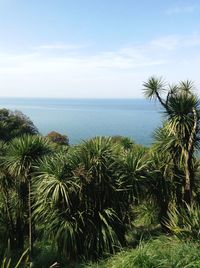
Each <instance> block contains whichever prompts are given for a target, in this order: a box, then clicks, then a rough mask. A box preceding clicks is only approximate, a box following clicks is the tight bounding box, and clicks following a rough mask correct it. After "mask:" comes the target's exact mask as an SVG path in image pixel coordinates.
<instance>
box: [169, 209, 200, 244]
mask: <svg viewBox="0 0 200 268" xmlns="http://www.w3.org/2000/svg"><path fill="white" fill-rule="evenodd" d="M168 214H169V217H168V220H167V221H166V226H167V228H168V229H169V230H170V231H171V232H172V233H173V234H174V235H176V236H177V237H179V238H182V239H184V240H196V241H199V238H200V208H199V206H198V205H195V204H192V205H190V206H189V205H187V204H186V205H185V207H182V208H180V209H177V208H175V207H172V208H171V209H170V210H169V213H168Z"/></svg>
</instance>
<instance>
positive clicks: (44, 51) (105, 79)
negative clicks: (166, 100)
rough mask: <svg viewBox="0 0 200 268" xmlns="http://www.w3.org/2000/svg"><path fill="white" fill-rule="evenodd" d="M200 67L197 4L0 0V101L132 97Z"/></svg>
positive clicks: (198, 78)
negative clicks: (159, 79)
mask: <svg viewBox="0 0 200 268" xmlns="http://www.w3.org/2000/svg"><path fill="white" fill-rule="evenodd" d="M199 69H200V1H199V0H179V1H177V0H167V1H160V0H140V1H139V0H138V1H135V0H28V1H27V0H0V96H13V97H14V96H19V97H79V98H84V97H91V98H96V97H98V98H106V97H108V98H115V97H117V98H122V97H123V98H131V97H133V98H134V97H141V96H142V91H141V88H142V83H143V81H144V80H146V79H147V78H148V77H149V76H150V75H152V74H155V75H162V76H163V77H165V78H166V79H167V80H169V81H170V82H176V81H179V80H182V79H192V80H194V81H195V83H196V86H197V87H200V75H199Z"/></svg>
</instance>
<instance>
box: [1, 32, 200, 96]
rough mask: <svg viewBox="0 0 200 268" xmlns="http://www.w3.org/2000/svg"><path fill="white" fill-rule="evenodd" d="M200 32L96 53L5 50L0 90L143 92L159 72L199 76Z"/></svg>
mask: <svg viewBox="0 0 200 268" xmlns="http://www.w3.org/2000/svg"><path fill="white" fill-rule="evenodd" d="M196 48H200V35H198V34H197V33H196V34H192V35H188V36H175V35H174V36H163V37H160V38H157V39H154V40H150V41H149V42H147V43H143V44H140V45H132V46H124V47H122V48H120V49H118V50H115V51H102V52H98V53H97V52H96V53H94V52H93V53H92V52H91V53H90V54H88V53H87V54H83V53H82V52H80V53H79V51H77V53H76V54H75V55H72V54H71V53H65V51H62V50H61V51H60V53H55V51H54V50H53V49H46V50H47V51H46V50H45V49H44V50H43V49H40V50H38V51H36V52H35V51H33V50H30V51H29V53H27V54H26V53H19V54H18V53H16V54H8V53H4V52H3V51H2V52H0V96H35V97H36V96H43V97H45V96H49V97H55V96H56V97H112V96H115V97H116V96H117V97H129V96H132V97H138V96H141V91H140V87H141V84H142V81H143V80H145V79H146V78H147V77H148V76H149V75H152V74H158V75H163V76H166V78H167V79H169V80H170V78H172V80H173V79H174V76H175V75H177V77H175V78H176V79H177V80H179V79H182V76H183V78H191V79H194V80H197V81H198V80H199V75H198V73H197V70H198V66H199V65H200V52H199V53H198V51H200V49H199V50H198V49H196Z"/></svg>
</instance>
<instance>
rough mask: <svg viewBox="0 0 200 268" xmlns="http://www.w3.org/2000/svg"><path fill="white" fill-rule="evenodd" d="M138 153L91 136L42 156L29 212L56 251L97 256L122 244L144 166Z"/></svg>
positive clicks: (75, 255)
mask: <svg viewBox="0 0 200 268" xmlns="http://www.w3.org/2000/svg"><path fill="white" fill-rule="evenodd" d="M119 153H120V156H121V157H120V156H119ZM141 155H142V154H141V153H140V154H139V153H138V154H135V155H134V154H132V153H131V152H130V151H127V150H124V148H123V146H120V145H119V144H116V143H113V141H112V138H104V137H96V138H94V139H91V140H89V141H86V142H84V143H83V144H81V145H79V146H77V147H74V148H70V149H69V151H68V152H67V154H66V152H65V155H63V154H60V153H59V154H58V155H56V156H55V155H54V156H53V157H47V158H45V159H43V160H42V161H41V163H40V167H39V169H38V171H37V174H36V183H35V189H36V191H35V192H37V193H38V196H39V198H38V199H37V200H38V201H37V203H36V205H35V212H34V213H35V217H37V219H38V220H39V219H40V220H41V222H43V223H45V231H46V232H47V233H49V234H50V235H51V237H54V238H55V239H56V242H57V245H58V249H59V252H63V253H64V254H65V255H67V256H68V257H70V258H75V257H77V256H78V255H84V256H85V257H99V256H101V255H102V254H104V253H105V252H110V253H112V252H114V251H115V250H116V249H117V248H119V247H121V245H123V244H125V231H126V224H127V223H128V222H127V218H128V216H127V215H128V212H129V211H130V206H131V205H132V204H133V202H134V200H135V199H136V198H133V195H136V192H137V189H138V187H137V184H138V183H139V182H138V181H137V180H138V179H139V174H142V170H143V169H144V168H143V162H142V161H140V160H141ZM124 163H126V167H125V168H122V166H123V165H124ZM122 169H123V171H124V172H125V173H124V172H123V171H122ZM130 170H131V172H132V173H131V175H130V174H129V171H130ZM134 180H135V181H134ZM131 185H132V187H131Z"/></svg>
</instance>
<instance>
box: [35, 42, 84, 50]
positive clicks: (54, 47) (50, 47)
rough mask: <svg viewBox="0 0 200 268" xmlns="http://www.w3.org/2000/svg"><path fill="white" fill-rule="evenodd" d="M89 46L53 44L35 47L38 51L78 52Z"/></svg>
mask: <svg viewBox="0 0 200 268" xmlns="http://www.w3.org/2000/svg"><path fill="white" fill-rule="evenodd" d="M88 46H89V45H86V44H81V45H77V44H64V43H52V44H43V45H40V46H36V47H34V49H36V50H40V49H42V50H76V49H81V48H85V47H88Z"/></svg>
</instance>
